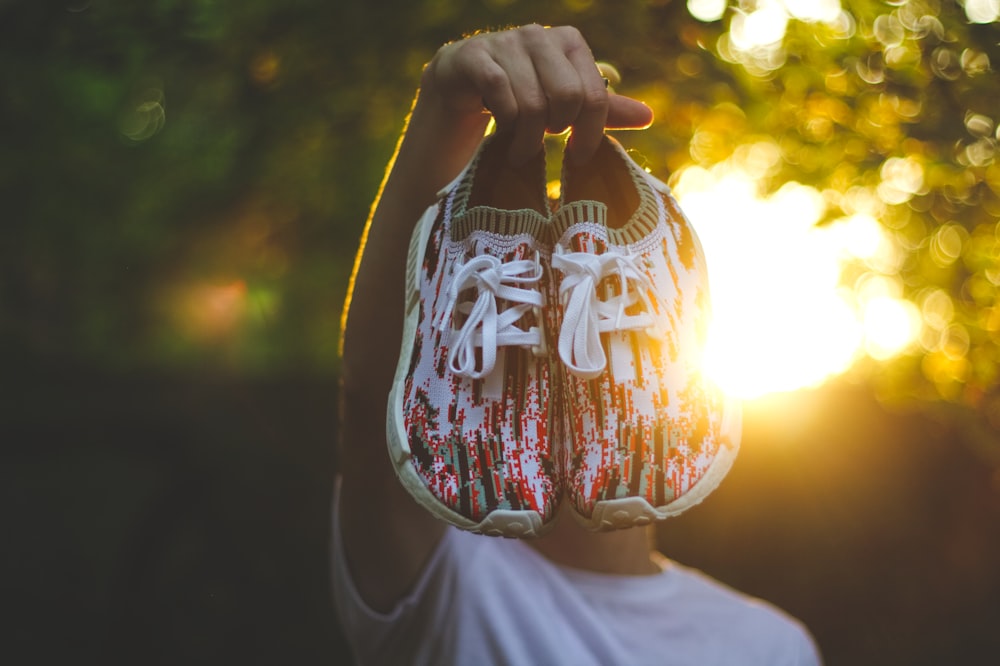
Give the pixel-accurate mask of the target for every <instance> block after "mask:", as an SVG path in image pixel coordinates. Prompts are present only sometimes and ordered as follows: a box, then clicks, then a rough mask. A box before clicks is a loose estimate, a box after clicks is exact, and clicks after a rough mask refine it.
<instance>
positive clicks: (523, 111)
mask: <svg viewBox="0 0 1000 666" xmlns="http://www.w3.org/2000/svg"><path fill="white" fill-rule="evenodd" d="M543 30H544V28H542V27H541V26H525V27H523V28H519V29H518V30H517V31H516V32H517V33H519V34H516V35H512V36H511V37H510V38H508V39H505V40H502V41H497V42H494V48H493V50H492V54H493V58H494V59H495V60H496V61H497V63H498V64H499V65H500V67H502V68H503V70H504V72H505V73H506V76H507V78H508V80H509V82H510V88H511V90H512V94H513V97H514V102H515V107H516V108H515V113H514V115H513V116H509V117H499V116H497V128H498V130H501V131H512V132H513V138H512V140H511V145H510V153H509V159H510V162H511V164H513V165H515V166H519V165H521V164H523V163H525V162H527V161H528V160H529V159H531V158H532V157H534V155H535V154H537V153H538V151H539V150H541V148H542V141H543V139H544V137H545V127H546V124H547V119H548V106H549V102H548V98H547V97H546V94H545V90H544V89H543V87H542V83H541V82H540V81H539V79H538V73H537V71H536V69H535V64H534V62H533V54H532V51H531V47H529V46H528V45H527V42H528V41H529V40H532V39H536V38H537V37H536V35H538V34H541V33H542V31H543ZM536 48H537V47H536Z"/></svg>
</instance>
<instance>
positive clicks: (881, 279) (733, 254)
mask: <svg viewBox="0 0 1000 666" xmlns="http://www.w3.org/2000/svg"><path fill="white" fill-rule="evenodd" d="M745 148H746V149H745V150H744V149H741V150H740V151H737V155H738V157H735V158H733V159H732V160H731V161H728V162H724V163H721V164H719V165H716V166H715V167H713V168H711V169H705V168H702V167H689V168H688V169H686V170H684V171H682V172H681V173H680V174H679V176H678V178H677V181H676V184H675V188H674V189H675V192H676V194H677V196H678V199H679V200H680V203H681V205H682V207H683V208H684V210H685V212H686V213H687V214H688V215H689V216H690V218H691V220H692V223H693V224H694V225H695V226H696V227H697V230H698V235H699V237H700V238H701V241H702V245H703V246H704V249H705V254H706V256H707V259H708V263H709V272H710V275H711V288H712V301H713V312H714V319H713V324H712V328H711V330H710V334H709V340H708V345H707V349H706V360H705V363H706V368H707V370H708V373H709V375H710V376H711V377H712V378H713V380H714V381H715V382H717V383H718V384H719V385H720V386H721V387H722V388H723V389H724V390H725V391H726V392H728V393H730V394H732V395H736V396H739V397H744V398H751V397H756V396H761V395H764V394H768V393H775V392H783V391H791V390H794V389H798V388H802V387H809V386H816V385H819V384H820V383H822V382H823V381H825V380H826V379H828V378H829V377H831V376H834V375H837V374H840V373H843V372H844V371H845V370H847V369H848V368H849V367H850V366H851V365H852V364H853V363H854V361H855V360H856V359H857V358H858V357H859V356H860V355H861V354H863V353H867V354H868V355H870V356H872V357H873V358H876V359H885V358H890V357H892V356H894V355H896V354H898V353H900V352H901V351H902V350H904V349H906V348H907V347H908V346H910V345H911V344H912V343H913V342H914V340H915V339H916V338H917V337H918V335H919V330H920V321H921V314H920V311H919V310H918V309H917V308H916V307H915V306H914V305H913V304H911V303H909V302H908V301H905V300H903V299H902V298H901V295H900V294H901V287H900V288H898V289H897V285H896V283H895V282H894V281H893V278H889V277H887V276H884V275H879V274H876V273H874V272H869V273H865V278H864V279H862V280H859V281H858V283H857V284H855V285H849V286H845V285H844V283H843V273H844V268H845V266H846V265H847V264H848V263H849V262H857V261H860V260H872V261H876V260H877V259H878V257H879V256H880V255H881V254H883V253H886V252H887V250H886V248H887V247H888V245H889V244H888V242H887V240H886V239H885V237H884V233H883V231H882V228H881V226H880V225H879V223H878V222H877V220H875V219H874V218H873V217H871V216H869V215H863V214H856V215H852V216H849V217H845V218H842V219H840V220H837V221H835V222H833V223H831V224H826V225H822V226H817V224H816V223H817V222H818V221H819V220H820V219H821V218H822V216H823V215H824V213H825V212H826V202H825V201H824V199H823V197H822V195H821V194H820V193H819V192H818V191H817V190H815V189H814V188H812V187H808V186H805V185H802V184H799V183H786V184H785V185H784V186H782V187H781V188H780V189H779V190H778V191H777V192H775V193H773V194H771V195H770V196H767V197H763V196H761V195H760V191H759V187H758V185H757V183H758V182H759V181H760V179H761V177H762V176H764V175H766V172H767V170H768V169H769V168H770V166H769V164H770V162H769V160H768V159H761V156H762V155H764V156H767V155H770V154H772V153H773V152H774V151H773V150H772V149H773V146H771V145H770V144H767V143H765V144H757V145H756V146H750V147H745Z"/></svg>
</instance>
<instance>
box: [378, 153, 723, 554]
mask: <svg viewBox="0 0 1000 666" xmlns="http://www.w3.org/2000/svg"><path fill="white" fill-rule="evenodd" d="M508 145H509V142H508V140H507V138H506V137H505V136H503V135H499V134H492V135H490V136H487V137H486V138H485V139H484V140H483V142H482V144H481V145H480V147H479V150H478V151H477V153H476V155H475V156H474V157H473V158H472V160H471V161H470V163H469V164H468V166H466V168H465V169H464V170H463V172H462V173H461V174H460V175H459V176H458V177H457V178H456V180H455V181H454V182H453V183H452V184H451V185H449V186H448V187H447V188H445V189H444V190H442V192H441V193H440V198H439V202H438V203H437V204H435V205H434V206H432V207H430V208H429V209H428V210H427V212H426V213H425V214H424V216H423V217H422V218H421V220H420V221H419V223H418V224H417V226H416V228H415V229H414V232H413V235H412V239H411V243H410V249H409V256H408V258H407V269H406V300H405V319H404V331H403V341H402V349H401V353H400V358H399V363H398V366H397V371H396V376H395V380H394V382H393V386H392V391H391V393H390V396H389V406H388V419H387V439H388V444H389V450H390V456H391V458H392V460H393V463H394V466H395V469H396V472H397V474H398V475H399V478H400V480H401V481H402V483H403V485H404V486H405V487H406V488H407V490H408V491H409V492H410V494H411V495H412V496H413V497H414V498H415V499H416V500H417V501H418V502H419V503H420V504H422V505H423V506H425V507H426V508H427V509H429V510H430V511H431V512H433V513H434V514H436V515H437V516H439V517H441V518H443V519H444V520H446V521H448V522H449V523H451V524H453V525H456V526H458V527H460V528H463V529H466V530H470V531H474V532H480V533H483V534H491V535H502V536H515V537H521V536H532V535H536V534H539V533H541V532H542V531H544V529H545V527H546V526H547V525H548V524H549V523H550V522H551V520H552V519H553V518H554V517H555V515H556V513H557V510H558V508H559V506H560V504H561V503H562V502H563V501H567V502H569V503H570V504H571V506H572V508H573V510H574V512H575V514H576V516H577V517H578V518H579V519H580V520H581V521H582V522H583V523H584V524H585V525H587V526H588V527H590V528H592V529H612V528H622V527H631V526H634V525H644V524H649V523H650V522H652V521H654V520H660V519H663V518H666V517H668V516H671V515H676V514H678V513H680V512H681V511H684V510H685V509H687V508H688V507H690V506H692V505H694V504H696V503H698V502H700V501H701V500H702V499H703V498H704V497H705V496H707V495H708V493H710V492H711V491H712V490H713V489H714V488H715V487H716V486H717V485H718V484H719V482H720V481H721V480H722V477H723V476H725V474H726V472H727V471H728V470H729V468H730V466H731V464H732V461H733V458H734V457H735V454H736V450H737V448H738V444H739V433H740V412H739V407H738V405H737V404H736V403H726V401H725V400H724V398H723V396H722V394H721V393H720V392H719V391H718V390H716V389H715V388H714V387H713V386H712V385H711V384H710V383H709V382H707V381H706V380H705V379H704V378H703V377H702V376H701V373H700V362H701V355H702V350H703V347H704V340H705V334H706V328H707V326H708V323H709V295H708V279H707V274H706V270H705V262H704V256H703V253H702V251H701V247H700V245H699V243H698V240H697V238H696V236H695V234H694V231H693V229H692V228H691V226H690V224H689V223H688V221H687V220H686V218H685V217H684V215H683V213H681V211H680V209H679V208H678V207H677V204H676V202H675V201H674V199H673V197H672V196H671V195H670V192H669V189H668V188H667V186H666V185H665V184H664V183H662V182H661V181H659V180H657V179H656V178H654V177H653V176H651V175H649V174H648V173H646V172H645V171H644V170H643V169H642V168H640V167H639V166H638V165H637V164H636V163H635V162H634V161H633V160H632V159H631V158H630V157H629V156H628V154H627V153H626V152H625V151H624V149H623V148H622V147H621V146H620V145H619V144H618V143H617V142H616V141H615V140H613V139H611V138H610V137H607V136H605V137H604V139H603V140H602V144H601V147H600V148H599V150H598V151H597V153H596V155H595V156H594V157H593V158H592V159H591V160H590V161H589V162H588V163H587V164H585V165H581V166H573V165H571V164H569V163H568V162H565V163H564V164H563V173H562V194H561V200H560V201H559V202H558V205H556V206H555V207H554V212H553V206H550V202H549V200H548V197H547V194H546V184H545V172H546V165H545V155H544V151H540V152H539V153H538V155H537V156H536V158H535V159H533V160H532V161H530V162H529V163H528V164H526V165H524V166H523V167H517V168H514V167H512V166H510V165H509V164H508V162H507V148H508Z"/></svg>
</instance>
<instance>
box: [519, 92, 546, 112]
mask: <svg viewBox="0 0 1000 666" xmlns="http://www.w3.org/2000/svg"><path fill="white" fill-rule="evenodd" d="M518 110H519V111H520V113H521V114H522V115H525V116H540V115H544V114H545V113H547V112H548V100H547V99H546V98H545V96H544V95H541V94H537V93H533V94H530V95H525V96H523V97H522V98H521V100H520V102H519V104H518Z"/></svg>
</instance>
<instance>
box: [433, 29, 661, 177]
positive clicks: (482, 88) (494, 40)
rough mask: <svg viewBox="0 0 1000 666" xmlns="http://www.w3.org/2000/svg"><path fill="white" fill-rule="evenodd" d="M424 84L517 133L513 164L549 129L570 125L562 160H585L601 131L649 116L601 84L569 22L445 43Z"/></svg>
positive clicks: (446, 100) (455, 105)
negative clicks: (562, 24)
mask: <svg viewBox="0 0 1000 666" xmlns="http://www.w3.org/2000/svg"><path fill="white" fill-rule="evenodd" d="M422 89H423V92H424V93H429V94H433V95H437V96H439V97H440V101H441V102H442V103H443V104H444V106H445V108H447V109H448V110H449V111H451V112H454V113H458V114H463V115H468V114H481V113H483V111H484V109H483V106H484V105H485V106H486V107H488V108H489V110H490V112H491V113H492V114H493V117H494V119H495V120H496V124H497V130H498V131H501V132H513V133H514V138H513V139H512V142H511V149H510V161H511V162H512V163H513V164H521V163H523V162H526V161H527V160H529V159H530V158H531V157H532V156H534V155H535V154H536V153H537V152H538V151H539V150H540V149H541V146H542V140H543V139H544V137H545V133H546V132H551V133H561V132H563V131H565V130H566V129H567V128H571V129H572V133H571V135H570V139H569V143H568V145H567V148H566V158H567V159H569V160H572V161H574V162H576V163H582V162H585V161H587V160H588V159H589V158H590V157H591V156H592V155H593V154H594V151H595V150H596V149H597V147H598V145H599V144H600V140H601V135H602V134H603V133H604V130H605V129H636V128H641V127H646V126H648V125H649V124H650V123H651V122H652V120H653V112H652V110H651V109H650V108H649V107H648V106H646V105H645V104H643V103H642V102H639V101H638V100H634V99H631V98H629V97H624V96H621V95H616V94H614V93H612V92H609V91H608V90H607V89H606V86H605V82H604V79H603V78H602V76H601V72H600V71H599V70H598V69H597V64H596V63H595V61H594V56H593V54H592V53H591V52H590V47H589V46H587V42H586V41H585V40H584V39H583V36H582V35H581V34H580V32H579V31H578V30H577V29H576V28H572V27H567V26H564V27H555V28H543V27H542V26H540V25H526V26H523V27H520V28H514V29H511V30H505V31H502V32H489V33H480V34H477V35H475V36H473V37H469V38H467V39H464V40H461V41H458V42H453V43H451V44H447V45H445V46H443V47H442V48H441V49H440V50H439V51H438V52H437V54H436V55H435V56H434V58H433V59H432V60H431V62H430V64H428V66H427V69H426V71H425V73H424V80H423V84H422Z"/></svg>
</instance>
